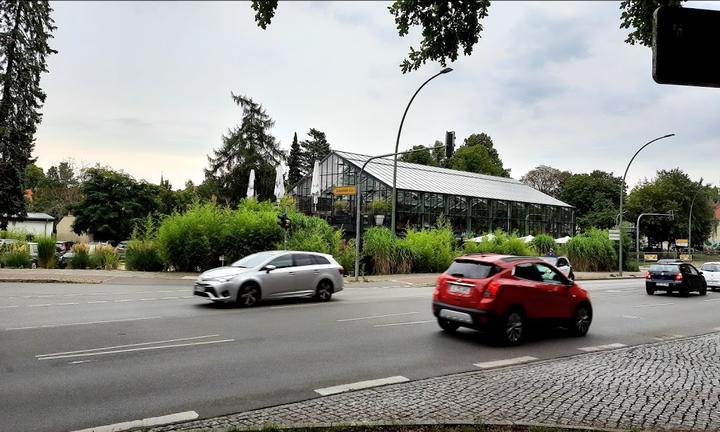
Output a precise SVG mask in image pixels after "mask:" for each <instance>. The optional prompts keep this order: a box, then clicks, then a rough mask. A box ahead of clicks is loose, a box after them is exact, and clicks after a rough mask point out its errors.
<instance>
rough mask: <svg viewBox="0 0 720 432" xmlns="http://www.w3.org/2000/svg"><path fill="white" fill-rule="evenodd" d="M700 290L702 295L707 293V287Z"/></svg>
mask: <svg viewBox="0 0 720 432" xmlns="http://www.w3.org/2000/svg"><path fill="white" fill-rule="evenodd" d="M698 292H699V293H700V295H701V296H704V295H707V287H702V288H700V290H699V291H698Z"/></svg>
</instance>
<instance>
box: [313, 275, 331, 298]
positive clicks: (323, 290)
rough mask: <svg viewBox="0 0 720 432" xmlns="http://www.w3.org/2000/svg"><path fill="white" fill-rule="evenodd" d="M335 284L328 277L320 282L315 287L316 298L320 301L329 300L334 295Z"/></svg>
mask: <svg viewBox="0 0 720 432" xmlns="http://www.w3.org/2000/svg"><path fill="white" fill-rule="evenodd" d="M333 291H334V290H333V284H332V282H330V281H329V280H327V279H323V280H321V281H320V283H318V286H317V288H316V289H315V300H317V301H320V302H328V301H330V299H331V298H332V295H333Z"/></svg>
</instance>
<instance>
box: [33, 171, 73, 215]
mask: <svg viewBox="0 0 720 432" xmlns="http://www.w3.org/2000/svg"><path fill="white" fill-rule="evenodd" d="M28 167H30V166H28ZM27 172H28V171H27V170H26V173H27ZM76 172H77V168H76V166H75V164H74V163H73V162H72V161H63V162H60V163H59V164H58V165H53V166H51V167H50V168H48V170H47V174H43V176H42V177H41V178H37V175H38V174H39V173H38V172H37V171H35V174H34V176H36V178H35V180H29V183H30V184H28V186H32V184H33V183H34V186H32V191H33V195H32V201H30V202H29V203H28V210H29V211H38V212H44V213H47V214H49V215H50V216H52V217H54V218H55V220H56V221H58V222H59V221H60V219H62V218H63V216H66V215H67V214H69V213H70V210H71V209H72V208H74V206H76V205H78V204H79V203H80V201H81V200H82V193H81V192H80V179H79V178H78V177H77V176H76Z"/></svg>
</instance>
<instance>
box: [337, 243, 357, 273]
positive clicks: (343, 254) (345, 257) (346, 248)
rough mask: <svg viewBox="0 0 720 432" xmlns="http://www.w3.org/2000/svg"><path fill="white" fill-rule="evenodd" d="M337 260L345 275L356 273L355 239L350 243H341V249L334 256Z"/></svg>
mask: <svg viewBox="0 0 720 432" xmlns="http://www.w3.org/2000/svg"><path fill="white" fill-rule="evenodd" d="M333 256H334V258H335V260H336V261H337V262H338V264H340V265H341V266H343V268H344V269H345V273H346V274H348V273H352V272H354V271H355V239H352V240H349V241H348V242H342V241H341V242H340V247H339V248H338V250H337V251H336V252H335V253H334V254H333Z"/></svg>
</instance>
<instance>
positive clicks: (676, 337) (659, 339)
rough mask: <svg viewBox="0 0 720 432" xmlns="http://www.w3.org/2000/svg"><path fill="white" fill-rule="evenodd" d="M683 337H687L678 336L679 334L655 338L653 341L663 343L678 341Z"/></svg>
mask: <svg viewBox="0 0 720 432" xmlns="http://www.w3.org/2000/svg"><path fill="white" fill-rule="evenodd" d="M681 337H685V336H684V335H678V334H672V335H663V336H657V337H654V338H653V339H655V340H656V341H660V342H662V341H667V340H673V339H678V338H681Z"/></svg>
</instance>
